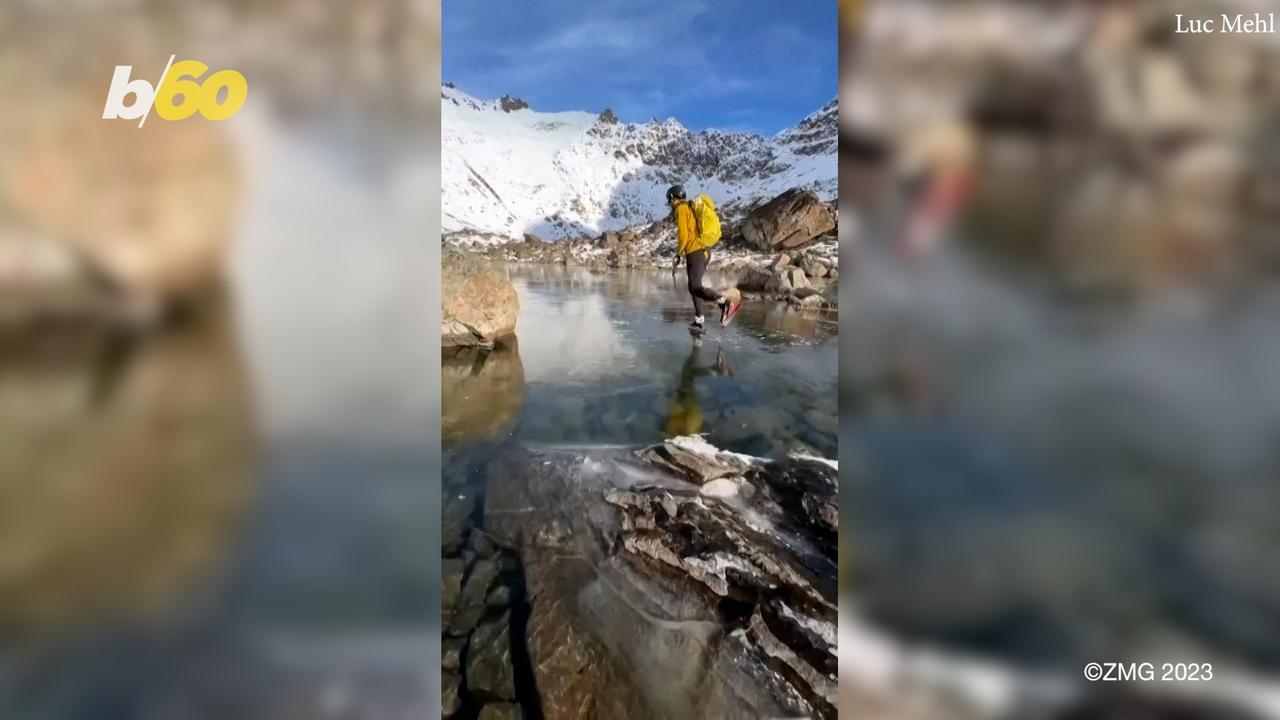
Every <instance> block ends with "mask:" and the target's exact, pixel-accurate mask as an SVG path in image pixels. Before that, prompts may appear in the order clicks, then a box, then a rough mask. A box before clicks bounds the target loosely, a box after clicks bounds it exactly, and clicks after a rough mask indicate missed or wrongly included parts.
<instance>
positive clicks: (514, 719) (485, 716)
mask: <svg viewBox="0 0 1280 720" xmlns="http://www.w3.org/2000/svg"><path fill="white" fill-rule="evenodd" d="M521 717H523V714H522V713H521V712H520V706H519V705H516V704H515V703H487V704H486V705H485V706H484V707H482V708H480V715H479V716H478V718H479V720H520V718H521ZM546 717H557V716H556V715H547V716H546Z"/></svg>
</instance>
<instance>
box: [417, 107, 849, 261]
mask: <svg viewBox="0 0 1280 720" xmlns="http://www.w3.org/2000/svg"><path fill="white" fill-rule="evenodd" d="M837 112H838V103H837V101H836V100H835V99H832V100H831V101H830V102H828V103H827V104H826V105H824V106H823V107H821V108H819V109H818V110H816V111H814V112H813V113H810V114H809V115H808V116H806V117H805V118H803V119H801V120H800V121H799V122H797V123H796V124H795V125H794V126H792V127H789V128H787V129H784V130H782V131H781V132H779V133H777V134H775V135H772V136H764V135H760V134H756V133H748V132H730V131H724V130H717V129H706V130H701V131H698V132H694V131H692V130H689V129H688V128H686V127H685V126H684V125H683V124H681V123H680V122H679V121H678V120H676V119H674V118H669V119H667V120H664V121H658V120H656V119H655V120H650V121H648V122H645V123H627V122H623V121H621V120H619V119H618V118H617V117H616V116H614V115H613V113H612V111H610V110H609V109H607V108H606V109H605V110H604V111H601V112H600V113H592V112H585V111H567V112H541V111H538V110H536V109H533V108H530V107H529V105H528V103H525V102H524V101H523V100H520V99H519V98H514V97H511V96H503V97H502V98H499V99H497V100H481V99H478V98H475V97H473V96H471V95H469V94H467V93H466V92H464V91H462V90H460V89H458V88H457V87H456V86H451V85H448V84H446V85H445V86H444V87H443V88H442V90H441V154H442V158H441V160H442V178H441V179H442V202H443V222H442V230H443V231H444V233H445V234H446V235H448V234H453V233H478V234H489V235H494V236H500V237H509V238H519V237H522V236H523V235H524V234H525V233H533V234H536V235H538V236H540V237H543V238H546V239H562V238H572V237H586V236H595V235H598V234H599V233H601V232H604V231H606V230H619V229H622V228H626V227H633V226H636V225H640V224H645V223H650V222H653V221H654V220H656V219H658V218H660V217H662V216H663V215H665V213H666V205H665V199H664V194H665V192H666V189H667V187H668V186H670V185H672V184H674V183H683V184H684V185H685V186H686V188H687V189H688V190H689V192H690V193H702V192H705V193H707V194H709V195H710V196H711V197H712V198H714V199H715V200H716V201H717V202H718V203H719V204H720V206H721V208H722V210H723V212H722V214H724V215H726V216H727V217H729V218H733V217H735V216H738V215H741V214H743V213H745V211H746V210H748V209H749V208H750V207H752V206H754V205H756V204H758V203H760V202H764V201H766V200H768V199H770V198H772V197H774V196H776V195H777V194H779V193H781V192H783V191H785V190H788V189H790V188H793V187H804V188H806V189H809V190H812V191H813V192H815V193H816V194H817V195H818V196H819V197H820V198H822V199H823V200H825V201H833V200H834V199H835V196H836V173H837V158H836V149H837V143H838V141H837V136H838V128H837V121H838V118H837Z"/></svg>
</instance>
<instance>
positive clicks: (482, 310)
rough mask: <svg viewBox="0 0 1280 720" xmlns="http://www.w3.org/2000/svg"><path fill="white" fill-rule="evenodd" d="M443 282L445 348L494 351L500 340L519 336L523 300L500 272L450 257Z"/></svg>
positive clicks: (444, 267) (445, 260)
mask: <svg viewBox="0 0 1280 720" xmlns="http://www.w3.org/2000/svg"><path fill="white" fill-rule="evenodd" d="M440 281H441V292H440V297H441V304H440V309H441V312H442V314H443V322H442V326H441V333H440V334H441V342H442V344H443V345H445V346H455V345H479V346H486V347H492V346H493V344H494V342H495V341H496V340H498V339H499V338H503V337H507V336H509V335H512V334H514V333H515V330H516V316H517V315H518V313H519V311H520V298H519V297H517V296H516V290H515V287H514V286H513V285H512V284H511V281H510V280H508V279H507V278H505V277H503V276H502V274H500V273H499V272H498V271H497V270H495V269H494V268H492V267H488V266H486V265H484V264H482V263H481V262H479V261H477V260H475V259H472V258H468V257H466V256H462V255H459V254H457V253H449V254H446V255H445V259H444V262H443V263H442V264H441V268H440Z"/></svg>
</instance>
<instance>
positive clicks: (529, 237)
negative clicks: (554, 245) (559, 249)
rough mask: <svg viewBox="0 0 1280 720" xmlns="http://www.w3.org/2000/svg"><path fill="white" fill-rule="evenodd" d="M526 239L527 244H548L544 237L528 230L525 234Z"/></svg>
mask: <svg viewBox="0 0 1280 720" xmlns="http://www.w3.org/2000/svg"><path fill="white" fill-rule="evenodd" d="M524 241H525V243H526V244H529V245H546V244H547V243H546V241H545V240H543V239H542V238H540V237H538V236H537V235H534V234H533V233H528V232H527V233H525V234H524Z"/></svg>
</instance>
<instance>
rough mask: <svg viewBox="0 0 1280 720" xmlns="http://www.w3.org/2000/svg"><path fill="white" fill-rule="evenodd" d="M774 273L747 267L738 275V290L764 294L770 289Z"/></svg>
mask: <svg viewBox="0 0 1280 720" xmlns="http://www.w3.org/2000/svg"><path fill="white" fill-rule="evenodd" d="M772 279H773V273H770V272H769V271H768V270H764V269H761V268H758V267H754V266H751V267H746V268H744V269H743V270H742V271H740V272H739V274H738V282H737V288H738V289H739V290H743V291H746V292H753V293H758V292H764V291H765V290H767V289H768V287H769V281H770V280H772Z"/></svg>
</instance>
